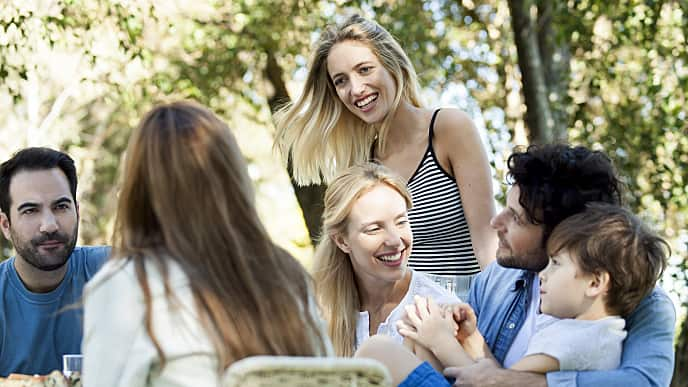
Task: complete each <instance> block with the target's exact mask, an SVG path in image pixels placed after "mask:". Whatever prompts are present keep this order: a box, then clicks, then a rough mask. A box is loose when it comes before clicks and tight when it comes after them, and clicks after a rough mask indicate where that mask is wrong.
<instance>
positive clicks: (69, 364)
mask: <svg viewBox="0 0 688 387" xmlns="http://www.w3.org/2000/svg"><path fill="white" fill-rule="evenodd" d="M83 359H84V356H83V355H62V374H63V375H64V376H65V377H67V378H69V377H70V376H71V375H72V374H73V373H75V372H78V373H81V363H82V361H83Z"/></svg>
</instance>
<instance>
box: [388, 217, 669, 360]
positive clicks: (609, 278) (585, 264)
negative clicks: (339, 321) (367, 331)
mask: <svg viewBox="0 0 688 387" xmlns="http://www.w3.org/2000/svg"><path fill="white" fill-rule="evenodd" d="M668 250H669V246H668V244H667V243H666V242H665V241H664V240H663V239H661V238H660V237H659V236H657V235H656V234H655V233H653V232H652V231H650V230H649V229H648V228H647V227H646V226H645V225H643V223H642V222H641V221H640V220H639V219H638V218H637V217H636V216H634V215H633V214H631V213H630V212H629V211H628V210H625V209H623V208H620V207H617V206H613V205H609V204H601V203H600V204H597V203H595V204H591V205H589V206H588V207H587V208H586V210H585V211H584V212H582V213H580V214H577V215H573V216H571V217H569V218H567V219H566V220H564V221H563V222H561V223H560V224H559V225H558V226H557V227H556V228H555V229H554V230H553V232H552V235H551V236H550V237H549V239H548V242H547V253H548V255H549V257H550V261H549V264H548V266H547V267H546V268H545V269H544V270H543V271H542V272H540V311H541V312H542V314H541V315H539V316H538V326H537V331H536V333H535V334H534V335H533V336H532V337H531V339H530V341H529V344H528V350H527V352H526V355H525V356H524V357H523V358H522V359H521V360H520V361H518V362H517V363H515V364H514V365H513V366H512V367H511V368H512V369H515V370H519V371H530V372H538V373H546V372H550V371H558V370H561V371H564V370H578V371H582V370H605V369H614V368H617V367H618V365H619V362H620V358H621V350H622V342H623V340H624V338H625V337H626V331H625V330H624V325H625V322H624V320H623V317H625V316H627V315H628V314H629V313H630V312H631V311H633V310H634V309H635V308H636V306H637V305H638V303H640V301H641V300H642V299H643V298H644V297H645V296H646V295H647V294H649V293H650V292H651V291H652V289H653V288H654V286H655V283H656V281H657V280H658V279H659V277H660V276H661V274H662V272H663V270H664V268H665V266H666V257H667V253H668ZM407 312H408V319H407V321H406V322H400V323H399V332H400V333H401V334H402V335H403V336H405V337H406V338H408V339H411V340H412V342H413V343H414V352H415V353H416V356H418V357H419V358H421V360H428V361H429V362H430V363H431V364H433V366H435V367H436V368H439V367H442V368H444V367H450V366H465V365H468V364H472V363H473V362H474V360H475V359H477V358H481V357H485V356H491V353H490V352H489V349H488V347H487V346H486V345H485V341H484V340H483V337H482V335H481V334H480V332H478V330H477V329H476V321H475V314H474V313H473V311H472V309H471V308H470V306H468V305H467V304H462V305H460V306H458V307H457V308H456V309H455V310H454V313H453V314H452V313H444V311H443V310H442V309H441V308H440V307H438V306H437V305H436V304H434V302H432V300H426V299H424V298H418V299H417V300H416V305H415V306H410V308H407ZM457 322H458V325H457ZM454 337H456V338H457V339H458V341H457V340H456V339H454ZM433 358H436V359H433ZM436 361H439V364H438V363H437V362H436ZM442 368H439V369H440V371H441V369H442Z"/></svg>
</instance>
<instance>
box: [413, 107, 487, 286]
mask: <svg viewBox="0 0 688 387" xmlns="http://www.w3.org/2000/svg"><path fill="white" fill-rule="evenodd" d="M437 112H439V110H437V111H435V113H434V114H433V117H432V120H431V121H430V135H429V138H428V149H427V151H426V153H425V155H424V156H423V160H421V162H420V164H419V165H418V168H417V169H416V171H415V172H414V173H413V175H412V176H411V179H410V180H409V182H408V189H409V191H410V193H411V197H412V198H413V208H412V209H411V210H410V211H409V221H410V223H411V230H412V231H413V251H412V252H411V256H410V257H409V266H410V267H411V268H413V269H414V270H417V271H420V272H425V273H430V274H435V275H448V276H449V275H471V274H476V273H479V272H480V266H478V261H477V259H476V258H475V253H474V252H473V244H472V243H471V236H470V232H469V230H468V223H467V222H466V217H465V216H464V212H463V206H462V204H461V194H460V192H459V187H458V186H457V185H456V181H455V180H454V178H453V177H452V176H451V175H449V174H448V173H447V172H446V171H444V169H442V167H441V166H440V164H439V162H438V160H437V156H436V155H435V151H434V149H433V148H432V137H433V126H434V123H435V117H436V116H437Z"/></svg>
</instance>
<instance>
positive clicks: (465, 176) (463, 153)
mask: <svg viewBox="0 0 688 387" xmlns="http://www.w3.org/2000/svg"><path fill="white" fill-rule="evenodd" d="M435 138H436V141H435V142H434V144H433V146H434V148H435V151H436V153H437V155H438V158H439V160H440V163H441V164H442V166H443V167H444V168H447V167H448V168H449V171H450V172H451V173H452V174H453V175H454V179H455V180H456V184H457V186H458V187H459V192H460V193H461V202H462V204H463V211H464V214H465V216H466V221H467V222H468V228H469V229H470V233H471V242H472V244H473V250H474V251H475V256H476V258H477V259H478V263H479V264H480V268H481V269H484V268H485V267H487V265H489V264H490V262H492V261H493V260H494V257H495V252H496V251H497V233H496V232H495V231H494V230H493V229H492V227H490V219H492V217H493V216H494V215H495V206H494V193H493V191H492V177H491V173H490V163H489V162H488V159H487V154H486V152H485V148H484V146H483V143H482V141H481V139H480V134H479V133H478V129H477V128H476V127H475V125H474V124H473V122H472V121H471V119H470V118H469V117H468V115H466V114H465V113H464V112H462V111H460V110H457V109H443V110H442V111H441V112H440V113H439V114H438V117H437V122H436V125H435ZM445 163H447V164H448V165H446V164H445Z"/></svg>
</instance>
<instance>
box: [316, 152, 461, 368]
mask: <svg viewBox="0 0 688 387" xmlns="http://www.w3.org/2000/svg"><path fill="white" fill-rule="evenodd" d="M410 206H411V197H410V195H409V194H408V191H407V190H406V187H405V184H404V183H403V181H401V180H400V179H399V177H398V176H396V175H395V174H394V173H392V172H391V171H390V170H389V169H387V168H386V167H384V166H382V165H379V164H373V163H366V164H363V165H360V166H353V167H351V168H348V169H346V170H345V171H343V172H342V174H341V175H340V176H338V177H336V178H335V179H334V180H333V181H332V183H331V184H330V186H329V187H328V188H327V192H326V193H325V208H324V211H323V227H322V228H323V234H322V237H321V240H320V243H318V246H317V247H316V250H315V257H314V272H313V277H314V279H315V287H316V295H317V297H318V300H319V301H320V305H321V307H322V310H323V312H324V316H325V319H326V320H327V323H328V333H329V335H330V337H331V338H332V342H333V344H334V349H335V351H336V353H337V355H339V356H352V355H353V354H354V351H355V350H356V348H358V346H360V345H361V344H362V343H363V341H365V340H366V339H368V337H370V336H373V335H375V334H383V335H387V336H391V337H393V338H395V339H396V340H397V342H399V343H401V342H402V337H401V335H400V334H399V333H398V332H397V327H396V323H397V321H399V319H401V318H402V317H403V316H404V315H405V309H404V308H405V307H406V306H407V305H414V297H415V296H423V297H432V298H433V299H435V300H436V301H437V302H438V303H441V304H455V303H458V302H459V299H458V298H457V297H456V296H455V295H454V294H452V293H450V292H449V291H448V290H446V289H443V288H441V287H440V286H439V285H438V284H436V283H435V282H433V281H432V279H430V278H428V277H427V276H425V275H424V274H423V273H419V272H415V271H413V270H411V269H409V268H408V267H407V261H408V257H409V255H410V254H411V251H412V248H413V234H412V233H411V228H410V227H409V221H408V214H407V210H408V209H409V208H410Z"/></svg>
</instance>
